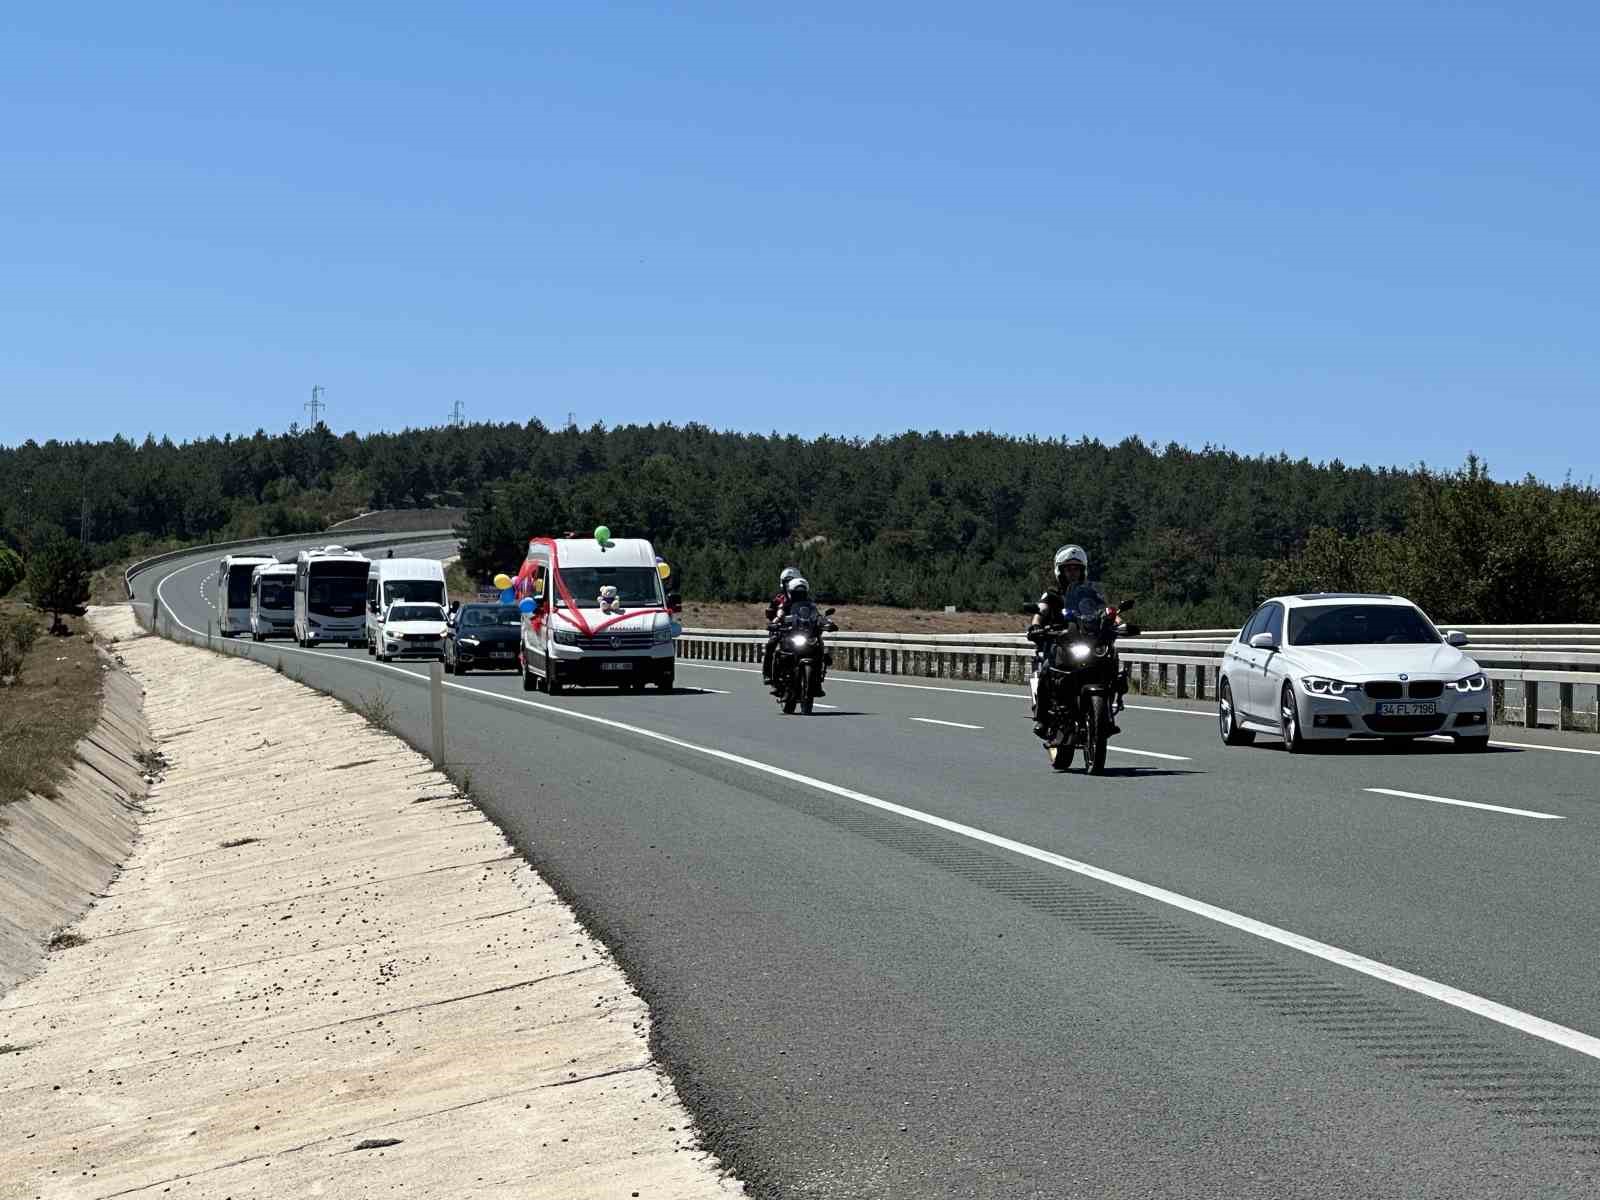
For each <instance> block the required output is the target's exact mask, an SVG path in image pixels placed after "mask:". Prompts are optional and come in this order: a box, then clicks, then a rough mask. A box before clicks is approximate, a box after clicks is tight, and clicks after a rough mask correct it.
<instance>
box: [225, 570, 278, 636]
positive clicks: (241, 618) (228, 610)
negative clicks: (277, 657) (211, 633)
mask: <svg viewBox="0 0 1600 1200" xmlns="http://www.w3.org/2000/svg"><path fill="white" fill-rule="evenodd" d="M277 561H278V560H277V559H275V558H273V557H272V556H271V555H270V554H269V555H261V554H230V555H228V557H227V558H224V559H223V560H222V561H221V562H219V563H218V564H217V580H216V583H217V597H216V604H215V605H214V607H215V608H216V610H217V632H218V633H220V634H222V636H223V637H232V636H233V635H234V634H236V633H249V632H250V576H251V574H252V573H253V572H254V571H255V569H256V568H257V567H260V566H264V565H266V564H268V563H275V562H277Z"/></svg>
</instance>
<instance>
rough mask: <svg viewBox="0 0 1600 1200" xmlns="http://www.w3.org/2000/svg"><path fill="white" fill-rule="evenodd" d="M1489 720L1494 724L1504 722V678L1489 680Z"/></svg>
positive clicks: (1502, 723)
mask: <svg viewBox="0 0 1600 1200" xmlns="http://www.w3.org/2000/svg"><path fill="white" fill-rule="evenodd" d="M1489 720H1490V721H1491V722H1493V723H1494V724H1496V725H1504V724H1505V722H1506V681H1505V680H1504V679H1491V680H1490V681H1489Z"/></svg>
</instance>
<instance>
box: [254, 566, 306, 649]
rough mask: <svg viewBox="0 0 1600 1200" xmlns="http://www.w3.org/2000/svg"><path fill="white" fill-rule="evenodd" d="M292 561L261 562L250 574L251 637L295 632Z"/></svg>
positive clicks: (257, 637) (262, 640)
mask: <svg viewBox="0 0 1600 1200" xmlns="http://www.w3.org/2000/svg"><path fill="white" fill-rule="evenodd" d="M294 577H295V565H294V564H293V563H281V562H274V563H264V564H262V565H261V566H259V567H257V568H256V569H255V570H254V571H253V572H251V574H250V639H251V640H252V641H256V642H264V641H266V640H267V639H268V638H269V637H288V636H289V635H290V634H292V633H293V632H294Z"/></svg>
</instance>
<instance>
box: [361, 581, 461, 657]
mask: <svg viewBox="0 0 1600 1200" xmlns="http://www.w3.org/2000/svg"><path fill="white" fill-rule="evenodd" d="M397 600H407V601H410V602H411V603H413V604H437V605H438V606H439V607H440V608H443V607H444V603H445V588H444V564H443V563H442V562H440V561H439V560H438V559H436V558H375V559H373V560H372V565H371V566H370V567H368V568H367V653H368V654H373V653H376V651H377V648H378V647H379V646H380V645H381V644H382V643H383V620H384V614H385V613H387V612H388V611H389V606H390V605H391V604H393V603H395V601H397Z"/></svg>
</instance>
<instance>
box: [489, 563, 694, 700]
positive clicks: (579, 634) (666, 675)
mask: <svg viewBox="0 0 1600 1200" xmlns="http://www.w3.org/2000/svg"><path fill="white" fill-rule="evenodd" d="M604 587H614V588H616V589H617V600H618V605H617V606H616V608H615V609H614V610H613V611H611V612H603V611H602V610H601V600H600V590H601V588H604ZM516 588H517V592H518V599H519V600H521V599H523V598H526V597H530V596H531V597H534V598H536V599H537V600H538V602H539V603H538V608H537V610H536V611H535V612H534V613H532V614H531V615H525V616H524V617H523V618H522V647H521V659H522V664H521V665H522V687H523V690H524V691H529V692H531V691H534V690H535V689H539V688H542V689H544V690H545V691H548V692H549V693H550V694H551V695H554V694H556V693H557V692H559V691H561V689H562V688H564V687H568V686H570V685H599V686H607V687H625V688H629V689H631V690H633V691H642V690H643V689H644V686H645V684H647V683H653V684H655V685H656V686H657V687H659V688H660V689H661V690H662V691H664V692H665V691H671V690H672V681H673V666H674V663H675V661H676V659H675V654H674V647H673V644H672V632H673V630H672V624H673V622H672V611H671V610H672V609H673V608H675V607H676V605H677V597H676V596H670V597H669V596H667V595H666V594H664V593H663V591H662V586H661V575H660V573H659V572H658V571H657V569H656V552H655V548H654V547H652V546H651V545H650V543H649V542H647V541H645V540H644V539H643V538H617V539H615V540H614V541H610V542H606V543H605V544H603V545H602V544H601V543H599V542H596V541H594V540H593V539H588V538H534V539H533V540H532V541H530V542H529V543H528V557H527V561H526V562H524V563H523V566H522V570H521V571H520V572H518V574H517V580H516Z"/></svg>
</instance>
